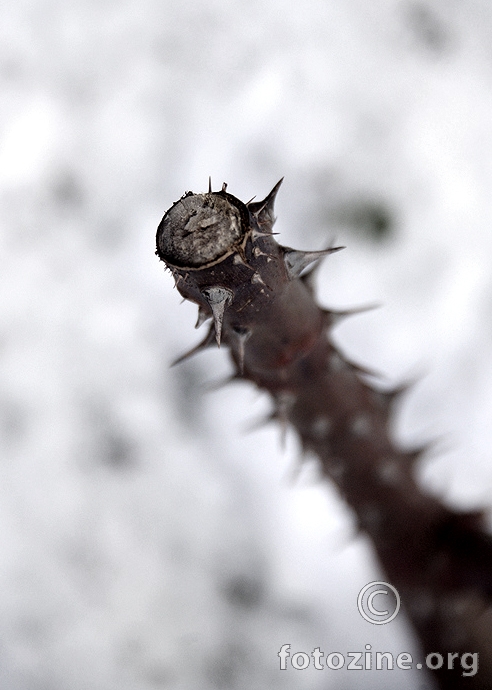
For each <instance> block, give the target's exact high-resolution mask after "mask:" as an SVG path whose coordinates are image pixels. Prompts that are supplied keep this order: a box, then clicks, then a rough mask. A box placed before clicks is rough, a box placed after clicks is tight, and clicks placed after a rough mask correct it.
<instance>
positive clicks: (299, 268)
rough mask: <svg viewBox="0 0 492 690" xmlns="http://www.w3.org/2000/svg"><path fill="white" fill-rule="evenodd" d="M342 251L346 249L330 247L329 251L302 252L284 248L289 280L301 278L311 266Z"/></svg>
mask: <svg viewBox="0 0 492 690" xmlns="http://www.w3.org/2000/svg"><path fill="white" fill-rule="evenodd" d="M340 249H345V247H330V248H329V249H321V250H320V251H318V252H302V251H297V250H296V249H290V248H289V247H284V251H285V253H284V262H285V267H286V269H287V273H288V276H289V278H290V279H291V280H295V279H296V278H299V277H300V275H301V273H302V272H303V271H304V269H305V268H307V267H308V266H309V265H310V264H312V263H313V262H318V261H320V260H321V259H322V258H323V257H325V256H327V255H328V254H333V253H334V252H338V251H340Z"/></svg>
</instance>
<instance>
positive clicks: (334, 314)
mask: <svg viewBox="0 0 492 690" xmlns="http://www.w3.org/2000/svg"><path fill="white" fill-rule="evenodd" d="M380 307H381V305H380V304H368V305H366V306H365V307H354V308H353V309H323V312H324V313H325V314H326V317H327V321H328V326H329V327H330V328H331V327H333V326H338V324H339V323H341V322H342V321H344V320H345V319H346V318H348V317H349V316H355V315H356V314H363V313H364V312H366V311H371V310H372V309H379V308H380Z"/></svg>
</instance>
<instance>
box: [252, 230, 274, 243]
mask: <svg viewBox="0 0 492 690" xmlns="http://www.w3.org/2000/svg"><path fill="white" fill-rule="evenodd" d="M278 234H279V233H278V232H262V231H261V230H253V231H252V233H251V239H252V240H253V242H256V240H258V239H259V238H260V237H271V236H272V235H278Z"/></svg>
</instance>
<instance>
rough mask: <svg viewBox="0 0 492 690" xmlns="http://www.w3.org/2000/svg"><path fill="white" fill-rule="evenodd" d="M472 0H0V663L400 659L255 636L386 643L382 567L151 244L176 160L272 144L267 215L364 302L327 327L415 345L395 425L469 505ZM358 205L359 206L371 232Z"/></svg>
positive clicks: (161, 669)
mask: <svg viewBox="0 0 492 690" xmlns="http://www.w3.org/2000/svg"><path fill="white" fill-rule="evenodd" d="M491 39H492V7H491V6H490V3H489V2H488V1H486V0H465V1H461V2H457V0H435V1H434V2H430V1H427V2H426V1H425V0H422V1H421V2H417V1H414V2H410V1H407V2H404V1H403V0H401V1H397V0H373V1H372V2H367V1H366V0H308V1H306V2H301V3H294V4H290V5H288V4H285V3H281V2H279V1H278V0H266V1H264V2H262V3H259V2H255V1H254V0H249V1H248V2H246V0H243V1H242V2H241V1H239V0H236V1H234V2H225V0H207V1H206V2H205V1H204V0H193V1H191V2H190V1H189V0H183V1H182V2H179V3H178V2H175V3H172V2H169V1H164V2H159V1H158V0H138V2H137V0H126V2H119V3H117V2H114V1H113V2H112V1H111V0H103V1H102V2H100V1H98V2H96V1H95V0H72V1H71V2H70V3H63V2H60V1H57V0H38V2H28V0H16V2H13V0H4V1H3V3H2V7H1V9H0V84H1V87H0V88H1V99H0V195H1V197H0V198H1V203H0V224H1V225H0V256H1V271H0V352H1V355H2V358H1V361H0V367H1V381H0V442H1V445H2V454H1V459H0V687H1V688H5V689H6V690H64V689H65V688H66V689H68V688H70V690H89V689H90V690H116V689H118V690H133V689H135V688H137V689H138V690H154V689H155V688H170V689H171V688H172V689H173V690H194V689H195V688H200V690H209V689H210V690H211V689H215V688H230V689H232V690H240V689H241V690H243V689H244V690H257V689H258V690H266V689H268V690H271V689H273V688H282V690H290V689H291V688H292V689H294V688H296V689H299V690H304V689H310V690H311V689H312V690H318V689H321V688H323V690H326V689H327V688H337V689H339V690H344V689H346V690H350V689H352V688H362V687H363V688H365V689H366V690H376V689H381V688H394V687H396V686H398V687H401V688H403V689H404V690H405V689H407V690H417V688H421V687H423V683H424V676H423V672H422V671H420V672H417V671H416V672H412V671H393V672H391V673H387V674H383V675H382V674H376V672H361V671H359V672H358V673H356V672H348V671H336V672H335V671H332V672H329V671H327V670H324V671H322V672H321V671H316V670H314V669H312V668H310V669H308V670H306V671H295V670H294V669H292V668H290V669H289V670H288V671H285V672H280V671H279V669H278V663H279V660H278V657H277V652H278V650H279V649H280V647H281V645H282V644H285V643H290V644H291V645H292V651H293V652H294V651H306V652H308V653H309V652H311V651H312V650H313V649H314V648H315V647H318V646H319V647H321V649H322V650H324V651H325V652H332V651H339V652H342V653H346V652H348V651H363V649H364V645H365V644H371V645H372V648H373V650H374V651H376V650H377V651H389V650H392V651H394V653H395V656H396V654H398V653H400V652H403V651H409V652H412V653H414V654H415V655H417V653H418V652H417V651H416V647H415V644H414V641H413V639H412V637H411V635H410V633H409V630H408V628H407V627H406V625H405V622H404V620H403V617H399V619H397V620H395V621H394V622H393V623H391V624H388V625H387V626H371V625H369V624H368V623H366V622H365V621H363V620H362V618H361V617H360V616H359V614H358V613H357V610H356V607H355V601H356V597H357V593H358V591H359V589H360V588H361V587H362V586H363V585H364V584H366V583H367V582H369V581H371V580H372V579H376V578H377V577H378V576H379V575H380V573H379V571H378V569H377V566H376V564H375V563H374V561H373V559H372V555H371V550H370V546H369V545H368V544H367V543H366V542H364V540H362V539H361V538H359V537H357V536H356V534H355V532H354V525H353V520H352V517H351V516H350V514H349V513H348V512H347V511H346V509H345V507H344V505H343V504H342V503H341V502H340V501H339V499H338V497H337V495H336V494H335V492H334V491H333V489H332V488H331V487H330V486H328V485H327V484H323V483H320V481H319V478H318V476H317V474H316V466H315V464H314V463H308V464H307V465H306V467H305V469H304V470H303V471H302V472H301V475H300V477H299V478H298V479H297V480H295V481H294V480H293V479H292V470H293V468H294V467H295V465H296V462H297V452H298V451H297V447H296V443H295V439H294V438H289V439H288V443H287V450H286V451H285V452H282V451H281V449H280V444H279V435H278V432H277V431H276V430H275V429H274V428H266V429H262V430H260V431H257V432H254V433H252V434H245V433H244V428H245V427H247V426H248V424H250V423H251V421H252V420H253V421H254V420H255V419H257V418H258V417H259V416H261V413H262V412H264V411H265V410H266V409H267V407H268V402H267V400H266V399H264V398H263V397H261V396H260V395H258V394H257V393H256V392H255V391H253V390H252V389H249V388H248V387H247V386H238V387H236V388H231V389H230V390H223V391H219V392H216V393H213V394H210V393H205V392H204V384H205V383H206V382H208V381H210V380H215V379H216V378H219V377H220V375H221V373H224V372H227V370H228V363H227V358H226V354H225V353H224V352H215V351H214V352H210V353H207V354H206V355H203V356H201V357H200V358H197V359H196V360H194V361H191V362H187V363H185V364H183V365H182V366H180V367H178V368H175V369H171V370H170V369H169V362H171V361H172V359H173V358H174V357H175V356H176V355H178V354H180V353H181V352H182V351H183V350H185V349H187V348H188V347H189V346H190V345H191V344H193V343H195V342H196V341H197V338H198V337H200V334H197V333H196V332H195V331H194V330H193V324H194V321H195V309H194V308H193V307H192V306H191V305H189V304H183V305H181V306H180V299H179V295H178V294H177V293H176V291H174V290H173V286H172V280H171V278H170V276H169V274H164V273H163V267H162V264H159V262H158V261H157V259H156V257H155V256H154V237H155V229H156V227H157V224H158V222H159V221H160V218H161V216H162V215H163V213H164V211H165V210H166V209H167V208H168V207H169V206H170V205H171V203H172V202H173V201H175V200H176V199H177V198H178V197H179V196H180V195H181V194H182V193H183V192H184V191H185V190H189V189H191V190H193V191H203V190H204V189H205V188H206V185H207V180H208V176H209V175H211V176H212V180H213V183H214V188H218V187H219V186H220V185H221V184H222V182H223V181H227V182H228V183H229V190H230V191H231V193H233V194H235V195H236V196H238V197H239V198H241V199H243V200H244V201H247V200H248V199H250V198H251V197H252V196H253V195H255V194H256V195H257V196H258V198H260V197H261V196H263V195H265V194H266V193H267V192H268V191H269V189H270V188H271V187H272V186H273V185H274V183H275V182H276V181H277V180H278V179H279V178H280V177H281V176H282V175H285V182H284V186H283V188H282V189H281V192H280V194H279V197H278V202H277V216H278V223H277V230H279V231H280V232H281V238H280V239H281V241H282V242H283V243H284V244H287V245H290V246H295V247H297V248H304V249H310V248H312V249H318V248H321V247H322V246H324V244H325V243H326V240H327V238H330V237H333V236H336V238H337V240H338V241H339V242H340V243H341V244H345V245H347V247H348V249H347V250H346V251H344V252H341V253H339V254H336V255H335V256H333V257H331V258H330V259H329V260H327V262H326V264H325V267H324V269H323V271H321V272H320V283H319V292H320V300H321V301H322V302H323V303H324V304H326V305H331V306H336V307H343V306H354V305H357V304H360V303H363V304H365V303H372V302H375V301H376V302H380V303H382V304H383V305H384V307H383V308H382V309H380V310H379V311H376V312H371V313H368V314H365V315H363V316H360V317H358V318H357V319H354V320H352V321H351V322H350V323H347V324H345V325H343V326H341V327H340V328H339V331H338V332H337V337H338V341H339V343H340V344H341V345H342V347H343V348H344V349H345V351H346V352H348V353H349V354H350V355H351V357H352V358H354V359H357V360H359V361H361V362H363V363H366V364H369V365H371V366H373V367H376V368H377V369H379V370H381V371H383V372H385V373H386V374H387V375H388V380H389V381H399V380H401V379H402V378H405V377H406V376H408V375H412V374H415V373H417V374H420V373H423V374H425V376H424V378H423V379H422V380H421V382H420V383H419V384H418V386H417V387H416V388H415V389H414V391H413V392H412V393H411V394H409V395H408V397H407V400H406V402H405V404H404V405H403V406H402V409H401V414H400V416H399V417H398V419H397V421H396V426H395V434H396V435H397V436H398V438H399V439H401V441H402V442H403V441H405V442H412V441H414V440H422V439H423V438H429V437H434V436H435V435H441V434H443V435H444V440H443V443H442V449H443V450H442V452H441V453H440V454H437V455H434V456H432V457H429V459H428V461H427V462H426V463H425V465H424V466H423V468H422V481H423V482H425V483H426V485H427V486H428V487H430V488H431V490H433V491H435V492H437V493H438V494H439V495H440V496H442V497H443V499H444V500H446V501H448V502H449V503H451V504H453V505H457V506H462V507H471V506H477V505H480V506H490V503H491V498H490V497H491V492H492V466H491V463H490V458H491V452H490V447H491V445H492V444H491V441H492V425H490V423H489V417H490V410H491V401H492V357H491V355H492V270H491V267H490V257H491V256H492V230H491V228H492V223H491V220H492V219H491V210H492V204H491V202H490V189H491V188H492V126H491V124H492V40H491ZM381 231H382V234H381Z"/></svg>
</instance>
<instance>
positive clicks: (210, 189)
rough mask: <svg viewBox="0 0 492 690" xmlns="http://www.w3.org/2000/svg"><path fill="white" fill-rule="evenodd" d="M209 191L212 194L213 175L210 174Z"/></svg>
mask: <svg viewBox="0 0 492 690" xmlns="http://www.w3.org/2000/svg"><path fill="white" fill-rule="evenodd" d="M208 193H209V194H212V176H211V175H209V176H208Z"/></svg>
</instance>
